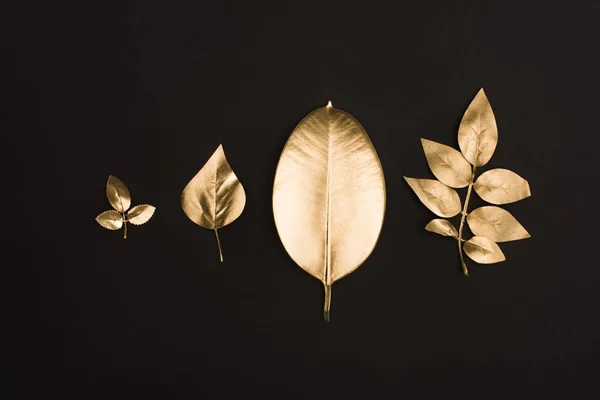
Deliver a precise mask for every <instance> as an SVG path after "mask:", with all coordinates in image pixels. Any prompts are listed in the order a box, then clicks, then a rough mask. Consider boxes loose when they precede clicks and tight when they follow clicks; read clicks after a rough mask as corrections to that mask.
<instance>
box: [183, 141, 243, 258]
mask: <svg viewBox="0 0 600 400" xmlns="http://www.w3.org/2000/svg"><path fill="white" fill-rule="evenodd" d="M245 204H246V193H245V192H244V188H243V187H242V184H241V183H240V181H239V180H238V178H237V176H235V174H234V172H233V170H232V169H231V166H230V165H229V163H228V162H227V159H226V158H225V153H224V152H223V146H222V145H219V147H218V148H217V150H216V151H215V152H214V153H213V155H212V156H211V157H210V159H209V160H208V161H207V162H206V164H204V166H203V167H202V169H200V171H199V172H198V173H197V174H196V176H194V177H193V178H192V180H191V181H190V183H188V184H187V186H186V187H185V188H184V189H183V192H182V193H181V207H182V208H183V211H184V212H185V214H186V215H187V216H188V218H189V219H191V220H192V221H193V222H195V223H196V224H198V225H200V226H201V227H203V228H206V229H211V230H213V231H214V232H215V236H216V238H217V245H218V247H219V256H220V259H221V261H223V253H222V251H221V242H220V240H219V233H218V232H217V230H218V229H220V228H222V227H224V226H226V225H228V224H230V223H232V222H233V221H235V220H236V219H237V218H238V217H239V216H240V214H241V213H242V211H243V210H244V206H245Z"/></svg>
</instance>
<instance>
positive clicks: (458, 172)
mask: <svg viewBox="0 0 600 400" xmlns="http://www.w3.org/2000/svg"><path fill="white" fill-rule="evenodd" d="M421 143H422V144H423V151H424V152H425V157H427V163H428V164H429V168H431V172H433V174H434V175H435V177H436V178H438V179H439V180H440V182H442V183H444V184H446V185H448V186H450V187H453V188H463V187H465V186H467V185H468V184H469V181H470V180H471V175H472V172H471V165H469V162H468V161H467V160H465V158H464V157H463V155H462V154H460V152H459V151H458V150H455V149H453V148H452V147H450V146H446V145H443V144H441V143H437V142H434V141H432V140H427V139H421Z"/></svg>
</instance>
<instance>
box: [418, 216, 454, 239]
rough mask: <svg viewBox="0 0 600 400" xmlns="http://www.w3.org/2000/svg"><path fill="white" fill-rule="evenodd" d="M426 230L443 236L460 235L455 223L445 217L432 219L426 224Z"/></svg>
mask: <svg viewBox="0 0 600 400" xmlns="http://www.w3.org/2000/svg"><path fill="white" fill-rule="evenodd" d="M425 230H427V231H429V232H433V233H437V234H440V235H442V236H452V237H458V231H457V230H456V228H455V227H454V225H452V223H451V222H450V221H448V220H445V219H434V220H432V221H430V222H429V223H428V224H427V226H425Z"/></svg>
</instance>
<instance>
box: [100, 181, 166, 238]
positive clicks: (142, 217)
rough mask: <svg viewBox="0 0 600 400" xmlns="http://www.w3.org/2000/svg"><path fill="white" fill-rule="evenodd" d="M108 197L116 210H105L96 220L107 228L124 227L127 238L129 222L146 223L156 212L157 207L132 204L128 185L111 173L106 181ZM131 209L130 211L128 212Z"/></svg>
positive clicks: (124, 236)
mask: <svg viewBox="0 0 600 400" xmlns="http://www.w3.org/2000/svg"><path fill="white" fill-rule="evenodd" d="M106 197H108V201H109V202H110V204H111V205H112V206H113V208H114V209H115V210H116V211H112V210H111V211H105V212H103V213H102V214H100V215H98V216H97V217H96V221H98V223H99V224H100V225H101V226H103V227H104V228H106V229H110V230H113V231H114V230H117V229H121V227H123V238H124V239H127V222H131V223H132V224H134V225H142V224H144V223H146V222H147V221H148V220H149V219H150V218H152V215H153V214H154V210H155V208H154V207H153V206H151V205H148V204H142V205H139V206H135V207H133V208H132V209H131V210H129V207H130V206H131V196H130V195H129V190H127V186H125V184H124V183H123V182H122V181H121V180H120V179H118V178H116V177H114V176H112V175H110V176H109V177H108V182H106ZM127 210H129V212H127Z"/></svg>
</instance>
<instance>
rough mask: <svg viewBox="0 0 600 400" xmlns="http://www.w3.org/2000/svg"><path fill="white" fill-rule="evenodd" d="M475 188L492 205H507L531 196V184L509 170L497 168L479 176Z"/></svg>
mask: <svg viewBox="0 0 600 400" xmlns="http://www.w3.org/2000/svg"><path fill="white" fill-rule="evenodd" d="M473 188H474V189H475V191H476V192H477V194H478V195H479V197H481V198H482V199H483V200H485V201H487V202H488V203H492V204H507V203H514V202H515V201H519V200H522V199H524V198H526V197H529V196H531V191H530V189H529V183H527V181H526V180H525V179H523V178H521V177H520V176H519V175H517V174H515V173H514V172H512V171H509V170H507V169H502V168H497V169H491V170H489V171H486V172H484V173H483V174H481V175H480V176H479V178H478V179H477V181H476V182H475V184H474V185H473Z"/></svg>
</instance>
